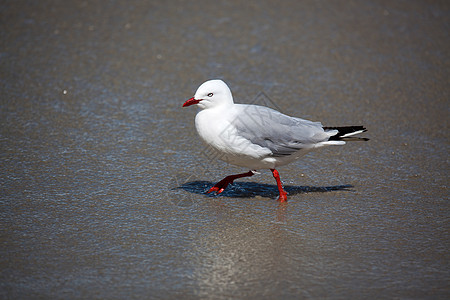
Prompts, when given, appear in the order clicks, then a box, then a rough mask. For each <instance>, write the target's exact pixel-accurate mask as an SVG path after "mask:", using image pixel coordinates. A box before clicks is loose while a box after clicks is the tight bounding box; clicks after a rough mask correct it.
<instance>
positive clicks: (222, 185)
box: [207, 171, 254, 194]
mask: <svg viewBox="0 0 450 300" xmlns="http://www.w3.org/2000/svg"><path fill="white" fill-rule="evenodd" d="M253 174H254V173H253V172H252V171H248V172H247V173H241V174H236V175H230V176H227V177H225V178H224V179H222V180H221V181H219V182H218V183H216V184H215V185H214V186H213V187H212V188H210V189H209V190H208V191H207V193H211V192H217V194H220V193H222V192H223V190H225V188H226V187H227V186H228V185H229V184H230V183H233V181H234V180H235V179H238V178H242V177H250V176H253Z"/></svg>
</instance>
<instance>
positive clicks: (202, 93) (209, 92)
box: [183, 79, 233, 109]
mask: <svg viewBox="0 0 450 300" xmlns="http://www.w3.org/2000/svg"><path fill="white" fill-rule="evenodd" d="M194 104H197V105H198V107H200V108H201V109H205V108H212V107H218V106H222V105H230V104H233V96H232V95H231V91H230V88H229V87H228V85H227V84H226V83H225V82H223V81H222V80H220V79H213V80H208V81H206V82H204V83H203V84H202V85H200V86H199V88H198V89H197V91H196V92H195V95H194V97H192V98H190V99H189V100H187V101H186V102H184V104H183V107H186V106H191V105H194Z"/></svg>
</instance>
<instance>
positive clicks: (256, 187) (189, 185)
mask: <svg viewBox="0 0 450 300" xmlns="http://www.w3.org/2000/svg"><path fill="white" fill-rule="evenodd" d="M213 185H214V183H212V182H210V181H190V182H185V183H183V184H182V185H180V186H179V187H176V188H175V189H183V190H185V191H187V192H190V193H194V194H201V195H207V196H210V197H215V196H216V194H215V193H210V194H207V193H206V192H207V191H208V189H209V188H211V187H212V186H213ZM351 188H353V186H352V185H348V184H346V185H334V186H320V187H318V186H292V185H285V186H284V189H285V191H286V192H287V193H288V195H291V196H292V195H296V194H304V193H327V192H333V191H349V192H351V191H353V190H351ZM220 195H221V196H224V197H233V198H253V197H266V198H267V197H270V198H276V197H278V195H279V194H278V187H277V186H276V185H274V184H265V183H255V182H235V183H233V184H231V185H229V186H228V187H227V189H226V190H225V191H223V192H222V193H221V194H220Z"/></svg>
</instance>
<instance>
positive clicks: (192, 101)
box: [183, 97, 202, 107]
mask: <svg viewBox="0 0 450 300" xmlns="http://www.w3.org/2000/svg"><path fill="white" fill-rule="evenodd" d="M200 101H202V99H199V100H197V99H195V98H194V97H192V98H191V99H189V100H188V101H186V102H184V104H183V107H186V106H191V105H194V104H197V103H199V102H200Z"/></svg>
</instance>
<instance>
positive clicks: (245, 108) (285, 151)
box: [232, 104, 330, 156]
mask: <svg viewBox="0 0 450 300" xmlns="http://www.w3.org/2000/svg"><path fill="white" fill-rule="evenodd" d="M238 108H239V113H236V118H235V119H234V120H233V121H232V124H233V125H234V126H235V128H236V130H237V132H238V134H239V135H240V136H242V137H244V138H246V139H248V140H250V141H251V142H252V143H254V144H257V145H259V146H261V147H265V148H268V149H270V151H272V155H273V156H286V155H291V154H293V153H294V152H296V151H298V150H300V149H303V148H311V146H312V145H314V144H317V143H320V142H323V141H327V140H328V138H329V136H330V134H328V133H326V132H325V131H324V130H323V128H322V124H321V123H319V122H311V121H308V120H303V119H300V118H294V117H290V116H287V115H284V114H282V113H280V112H278V111H276V110H273V109H271V108H268V107H263V106H257V105H245V104H241V105H238Z"/></svg>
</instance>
